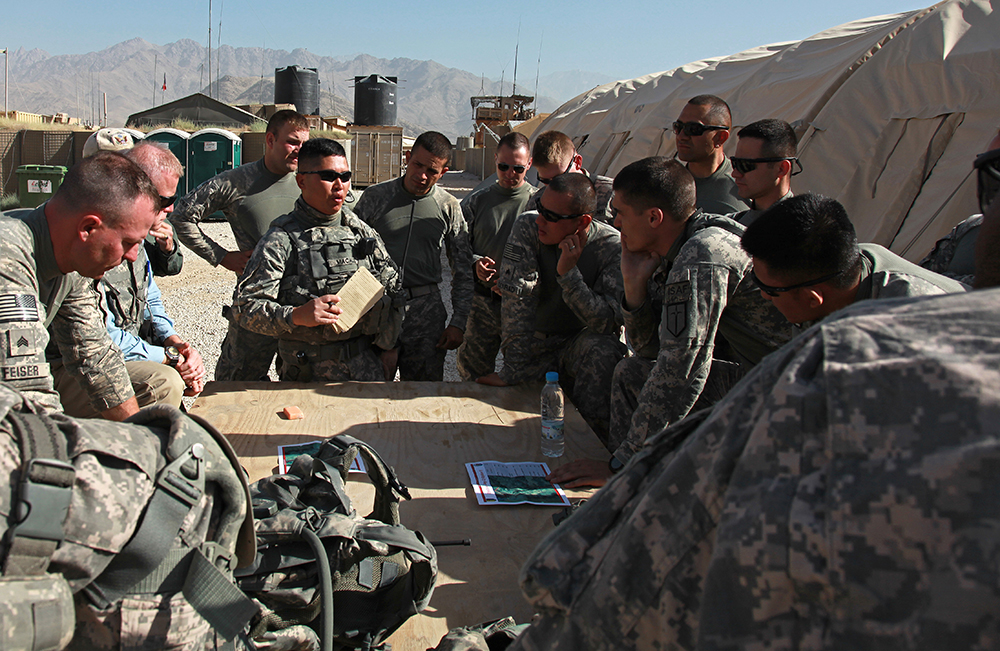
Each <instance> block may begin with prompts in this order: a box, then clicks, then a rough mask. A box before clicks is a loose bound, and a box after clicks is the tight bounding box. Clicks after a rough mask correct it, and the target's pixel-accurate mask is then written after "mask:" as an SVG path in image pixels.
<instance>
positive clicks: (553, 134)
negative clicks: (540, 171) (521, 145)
mask: <svg viewBox="0 0 1000 651" xmlns="http://www.w3.org/2000/svg"><path fill="white" fill-rule="evenodd" d="M575 151H576V146H574V145H573V141H572V140H570V139H569V136H567V135H566V134H565V133H563V132H561V131H546V132H545V133H543V134H542V135H540V136H538V137H537V138H535V145H534V146H533V147H532V148H531V160H532V162H533V164H534V165H535V167H544V166H545V165H552V164H553V163H558V164H559V165H563V164H564V162H565V160H566V158H568V157H569V156H572V155H573V152H575Z"/></svg>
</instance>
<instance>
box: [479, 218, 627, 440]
mask: <svg viewBox="0 0 1000 651" xmlns="http://www.w3.org/2000/svg"><path fill="white" fill-rule="evenodd" d="M537 216H538V213H534V212H528V213H525V214H523V215H521V216H520V217H518V218H517V221H516V222H515V223H514V227H513V229H512V230H511V234H510V239H509V240H508V241H507V248H506V250H505V252H504V257H503V263H502V264H501V266H500V274H499V280H497V286H498V287H499V288H500V289H501V291H502V292H503V305H502V314H501V328H502V332H503V354H504V366H503V368H502V369H501V370H500V373H499V374H500V378H501V379H502V380H503V381H504V382H506V383H507V384H519V383H521V382H530V381H534V380H539V379H541V378H544V376H545V373H546V372H548V371H556V370H557V371H559V383H560V385H561V386H562V387H563V389H564V390H566V392H567V394H568V395H569V396H570V398H571V399H572V401H573V404H574V405H576V407H577V409H578V410H579V411H580V414H581V415H582V416H583V417H584V419H585V420H586V421H587V424H588V425H590V427H591V428H592V429H593V430H594V432H595V433H596V434H597V436H598V437H599V438H600V439H601V440H602V441H606V440H607V438H608V428H609V404H610V402H609V401H610V394H611V377H612V375H613V373H614V368H615V364H617V363H618V361H619V360H620V359H621V358H622V356H623V355H624V353H625V346H624V345H623V344H622V343H621V341H620V337H621V326H622V316H621V295H622V293H623V292H624V288H623V286H622V275H621V238H620V236H619V235H618V231H616V230H615V229H614V228H611V227H610V226H608V225H607V224H603V223H601V222H597V221H595V222H591V225H590V230H589V232H588V235H587V240H586V244H584V245H583V247H584V248H583V253H582V254H581V256H580V259H579V261H578V262H577V264H576V266H575V267H574V268H573V269H571V270H569V271H568V272H567V273H566V274H564V275H562V276H558V275H557V273H556V264H557V262H558V259H559V255H560V252H559V249H558V247H556V246H548V245H544V244H542V243H541V242H539V240H538V227H537V226H536V225H535V219H536V218H537Z"/></svg>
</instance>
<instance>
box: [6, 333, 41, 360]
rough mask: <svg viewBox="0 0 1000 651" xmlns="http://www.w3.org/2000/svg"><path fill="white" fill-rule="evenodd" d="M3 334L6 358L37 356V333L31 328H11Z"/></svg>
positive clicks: (38, 350)
mask: <svg viewBox="0 0 1000 651" xmlns="http://www.w3.org/2000/svg"><path fill="white" fill-rule="evenodd" d="M5 335H6V336H5V339H6V341H5V342H4V343H5V344H6V346H5V347H6V353H7V357H8V358H11V357H27V356H37V355H38V354H39V353H40V352H41V347H40V346H39V345H38V339H37V333H36V332H35V330H33V329H31V328H11V329H10V330H8V331H7V332H6V333H5Z"/></svg>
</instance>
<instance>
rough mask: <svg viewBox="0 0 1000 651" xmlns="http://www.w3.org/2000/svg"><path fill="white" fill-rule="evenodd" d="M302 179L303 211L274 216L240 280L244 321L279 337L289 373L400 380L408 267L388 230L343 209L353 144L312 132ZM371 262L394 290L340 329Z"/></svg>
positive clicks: (302, 378)
mask: <svg viewBox="0 0 1000 651" xmlns="http://www.w3.org/2000/svg"><path fill="white" fill-rule="evenodd" d="M295 180H296V183H297V184H298V186H299V188H300V189H301V190H302V196H301V197H299V199H298V201H296V202H295V210H294V211H293V212H291V213H290V214H288V215H285V216H283V217H280V218H279V219H276V220H275V221H274V222H273V223H272V225H271V230H269V231H268V232H267V234H265V235H264V237H263V239H261V241H260V243H258V245H257V248H256V249H255V250H254V254H253V256H252V257H251V258H250V262H249V263H248V264H247V268H246V272H245V273H244V276H243V278H242V279H241V280H240V283H239V286H238V288H237V295H236V306H237V307H238V308H239V310H240V323H241V324H242V325H243V326H244V327H246V328H248V329H249V330H252V331H254V332H259V333H260V334H263V335H268V336H270V337H276V338H277V339H278V354H279V357H280V359H281V367H280V369H279V375H280V377H281V380H282V381H298V382H309V381H329V382H334V381H343V380H359V381H366V382H377V381H380V380H383V379H384V380H387V381H392V379H393V376H394V375H395V372H396V356H397V351H396V340H397V338H398V336H399V332H400V324H401V323H402V319H403V303H402V298H401V294H402V290H401V286H400V282H399V274H398V272H397V269H396V266H395V265H394V264H393V262H392V260H391V259H390V258H389V254H388V252H387V251H386V250H385V246H384V245H383V244H382V240H381V238H379V236H378V233H376V232H375V231H374V230H373V229H371V228H370V227H369V226H368V225H367V224H365V223H364V222H362V221H361V220H359V219H358V218H357V217H356V216H355V215H354V214H353V213H351V211H350V210H347V209H344V208H343V203H344V199H345V198H346V196H347V193H348V192H349V191H350V188H351V172H350V167H349V166H348V164H347V155H346V153H345V152H344V148H343V147H342V146H341V145H340V143H338V142H336V141H334V140H328V139H326V138H318V139H316V140H310V141H308V142H307V143H306V144H304V145H303V146H302V149H301V150H300V152H299V170H298V173H297V174H296V176H295ZM361 267H365V268H366V269H368V270H370V271H371V273H372V275H374V276H375V277H376V278H377V279H378V280H379V282H381V283H382V285H383V287H385V295H384V296H383V297H382V299H381V300H380V301H379V303H377V304H376V305H375V307H373V308H372V309H371V310H370V311H369V312H368V313H367V314H366V315H365V316H364V317H363V318H362V319H361V320H360V321H359V322H358V323H357V324H356V325H355V326H354V327H353V328H351V329H350V330H347V331H346V332H342V333H341V332H337V331H336V330H335V329H334V328H332V327H331V324H334V323H336V321H337V319H338V316H339V315H340V314H341V313H342V309H341V308H340V307H338V305H337V304H338V303H339V302H340V300H341V298H340V296H338V295H337V293H338V292H339V291H340V290H341V288H343V286H344V284H345V283H346V282H347V281H348V279H349V278H350V277H351V276H352V275H353V274H354V272H355V271H357V270H358V269H359V268H361Z"/></svg>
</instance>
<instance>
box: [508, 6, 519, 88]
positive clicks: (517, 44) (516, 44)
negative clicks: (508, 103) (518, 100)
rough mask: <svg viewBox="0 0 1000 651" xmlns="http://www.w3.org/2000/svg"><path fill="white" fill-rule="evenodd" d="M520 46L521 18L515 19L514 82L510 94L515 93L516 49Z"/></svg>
mask: <svg viewBox="0 0 1000 651" xmlns="http://www.w3.org/2000/svg"><path fill="white" fill-rule="evenodd" d="M520 47H521V19H520V18H518V19H517V43H515V45H514V84H513V85H512V86H511V90H510V94H511V95H517V51H518V49H519V48H520Z"/></svg>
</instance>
